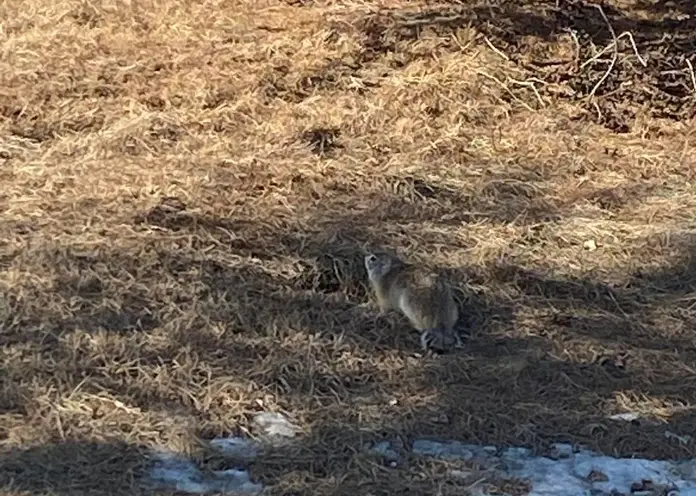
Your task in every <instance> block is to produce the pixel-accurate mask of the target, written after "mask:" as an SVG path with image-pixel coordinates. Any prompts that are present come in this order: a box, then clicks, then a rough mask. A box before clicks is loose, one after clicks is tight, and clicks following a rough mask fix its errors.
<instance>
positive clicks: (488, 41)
mask: <svg viewBox="0 0 696 496" xmlns="http://www.w3.org/2000/svg"><path fill="white" fill-rule="evenodd" d="M483 41H485V42H486V45H488V47H489V48H490V49H491V50H493V51H494V52H495V53H497V54H498V55H500V56H501V57H502V58H504V59H505V60H507V61H510V57H508V56H507V55H505V54H504V53H503V52H502V51H500V50H499V49H498V48H496V47H495V46H494V45H493V43H491V41H490V40H489V39H488V37H486V36H484V38H483Z"/></svg>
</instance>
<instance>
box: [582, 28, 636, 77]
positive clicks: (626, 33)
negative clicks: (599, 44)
mask: <svg viewBox="0 0 696 496" xmlns="http://www.w3.org/2000/svg"><path fill="white" fill-rule="evenodd" d="M621 38H628V39H629V41H630V42H631V47H632V48H633V53H635V55H636V57H637V58H638V61H639V62H640V63H641V65H642V66H643V67H647V66H648V63H647V62H646V61H645V59H644V58H643V57H642V56H641V54H640V52H639V51H638V47H637V46H636V41H635V40H634V39H633V34H631V32H630V31H624V32H623V33H621V34H620V35H619V36H617V37H616V40H617V41H618V40H620V39H621ZM611 48H614V49H616V41H612V42H611V43H609V44H608V45H607V46H606V47H604V48H603V49H602V50H601V51H600V52H599V53H598V54H596V55H595V56H593V57H592V58H590V59H588V60H586V61H585V62H583V63H582V65H581V66H580V68H581V69H583V68H584V67H586V66H587V65H589V64H591V63H593V62H596V61H597V60H598V59H599V57H601V56H602V55H604V54H605V53H606V52H607V51H609V50H610V49H611Z"/></svg>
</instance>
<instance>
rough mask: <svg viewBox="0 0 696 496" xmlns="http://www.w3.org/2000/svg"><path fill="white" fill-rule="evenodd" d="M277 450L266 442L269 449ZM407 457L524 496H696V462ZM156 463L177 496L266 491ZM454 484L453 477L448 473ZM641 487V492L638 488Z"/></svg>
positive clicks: (253, 446) (226, 442)
mask: <svg viewBox="0 0 696 496" xmlns="http://www.w3.org/2000/svg"><path fill="white" fill-rule="evenodd" d="M255 420H256V422H255V424H256V427H257V428H258V430H259V431H261V432H259V434H265V435H266V436H268V437H269V438H276V437H286V438H291V437H294V436H295V435H296V434H297V432H298V430H297V428H296V427H295V426H293V425H292V424H290V423H289V422H288V421H287V420H285V418H284V417H283V416H282V415H280V414H263V415H258V416H257V418H256V419H255ZM210 445H211V446H212V447H214V448H216V449H217V450H219V451H221V452H222V453H224V454H225V455H227V456H229V457H230V458H231V459H235V460H237V461H239V462H241V463H242V464H244V463H247V462H249V461H252V460H254V459H255V458H257V457H258V456H259V450H260V448H261V446H262V443H259V442H258V441H254V440H251V439H248V438H244V437H225V438H216V439H213V440H211V441H210ZM274 445H275V443H273V442H271V447H272V446H274ZM267 446H268V445H267ZM370 450H371V452H372V453H373V454H374V455H375V456H381V457H382V458H384V459H386V460H387V461H389V466H391V467H396V466H397V461H402V462H404V463H407V461H408V457H403V456H402V453H403V452H404V450H405V451H408V450H409V449H408V447H404V446H403V444H399V443H397V444H393V443H391V442H389V441H380V442H378V443H376V444H375V445H373V446H372V447H371V448H370ZM410 451H411V452H412V453H413V454H415V455H419V456H427V457H434V458H442V459H448V460H462V461H469V462H472V463H473V464H474V465H473V467H474V468H472V470H473V471H476V470H477V469H476V468H475V467H476V466H478V467H481V468H483V469H484V470H485V471H486V472H489V473H490V472H491V471H495V472H497V474H498V476H502V477H506V478H514V479H523V480H527V481H529V482H530V483H531V486H532V489H531V492H530V493H529V496H586V495H593V496H610V495H613V494H633V495H634V496H638V495H646V496H647V495H657V494H660V495H669V496H671V495H679V496H696V459H694V460H687V461H683V462H671V461H666V460H645V459H641V458H613V457H611V456H606V455H600V454H596V453H593V452H591V451H587V450H584V449H577V448H574V447H573V446H571V445H568V444H560V443H559V444H555V445H554V446H553V447H552V449H551V451H550V453H549V455H548V456H538V455H534V454H533V453H532V451H531V450H528V449H526V448H516V447H508V448H502V449H498V448H497V447H495V446H479V445H474V444H467V443H462V442H459V441H446V442H439V441H431V440H426V439H417V440H415V441H414V442H413V444H412V445H411V446H410ZM154 459H155V464H154V466H153V469H152V472H151V473H150V479H151V481H152V482H153V483H155V484H157V485H159V486H163V487H167V488H170V489H174V490H175V491H178V492H181V493H186V494H192V495H203V494H208V493H221V494H225V495H229V496H251V495H256V494H258V493H260V492H261V491H262V490H263V485H262V484H257V483H253V482H252V481H251V480H250V476H249V473H248V471H247V470H246V469H245V468H243V467H237V468H233V469H228V470H221V471H217V472H212V473H209V474H204V473H203V472H202V471H201V470H199V469H198V467H197V466H196V465H195V464H194V463H193V462H192V461H191V460H189V459H188V458H183V457H180V456H178V455H175V454H172V453H156V454H155V455H154ZM462 474H464V472H462ZM452 476H453V477H456V476H457V474H455V473H452ZM646 481H647V482H646ZM641 485H642V486H643V487H641V488H638V487H636V486H641Z"/></svg>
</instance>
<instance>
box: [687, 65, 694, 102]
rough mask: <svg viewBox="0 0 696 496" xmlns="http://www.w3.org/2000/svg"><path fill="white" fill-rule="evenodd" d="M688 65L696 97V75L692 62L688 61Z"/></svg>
mask: <svg viewBox="0 0 696 496" xmlns="http://www.w3.org/2000/svg"><path fill="white" fill-rule="evenodd" d="M686 65H687V66H688V67H689V75H690V76H691V86H692V88H693V90H694V95H695V96H696V75H694V66H693V64H692V63H691V60H689V59H688V58H687V59H686Z"/></svg>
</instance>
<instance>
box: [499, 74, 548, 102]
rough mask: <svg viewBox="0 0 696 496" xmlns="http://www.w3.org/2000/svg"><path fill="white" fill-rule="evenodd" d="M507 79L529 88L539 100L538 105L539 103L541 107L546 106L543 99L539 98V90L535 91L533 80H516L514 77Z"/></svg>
mask: <svg viewBox="0 0 696 496" xmlns="http://www.w3.org/2000/svg"><path fill="white" fill-rule="evenodd" d="M508 80H509V81H510V82H512V83H514V84H517V85H519V86H526V87H527V88H530V89H531V90H532V91H533V92H534V95H536V98H537V101H538V102H539V105H541V106H542V108H543V107H545V106H546V104H545V103H544V100H543V99H542V98H541V95H540V94H539V91H537V89H536V86H534V82H533V81H530V80H527V81H517V80H516V79H512V78H508ZM537 81H538V80H537Z"/></svg>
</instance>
